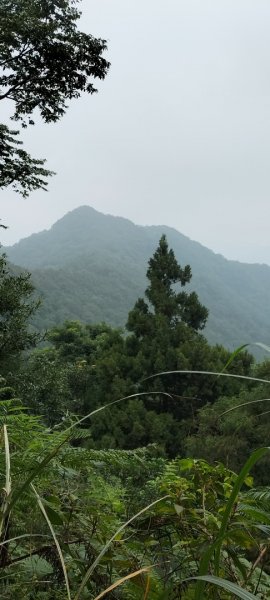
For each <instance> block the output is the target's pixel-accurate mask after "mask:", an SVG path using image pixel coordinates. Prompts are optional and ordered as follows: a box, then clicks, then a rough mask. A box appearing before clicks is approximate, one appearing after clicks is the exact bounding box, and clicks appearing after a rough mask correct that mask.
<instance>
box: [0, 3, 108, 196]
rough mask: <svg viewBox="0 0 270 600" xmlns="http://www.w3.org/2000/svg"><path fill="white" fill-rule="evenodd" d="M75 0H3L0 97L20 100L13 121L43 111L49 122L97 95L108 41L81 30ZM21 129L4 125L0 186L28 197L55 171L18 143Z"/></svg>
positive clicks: (28, 121) (0, 11) (28, 119)
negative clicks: (69, 103) (78, 100)
mask: <svg viewBox="0 0 270 600" xmlns="http://www.w3.org/2000/svg"><path fill="white" fill-rule="evenodd" d="M76 4H77V2H74V1H72V0H54V1H53V2H52V1H51V0H2V2H1V6H0V23H1V36H0V69H1V71H0V100H5V99H8V100H11V101H12V102H13V103H14V114H13V119H14V120H16V121H21V122H22V126H23V127H26V126H27V125H29V124H30V125H33V124H34V121H33V113H34V112H35V111H38V112H39V113H40V115H41V117H42V119H43V120H44V121H45V122H46V123H50V122H55V121H58V120H59V119H60V118H61V117H62V116H63V115H64V114H65V111H66V109H67V101H68V100H72V99H73V98H78V97H79V96H80V95H81V93H82V92H87V93H89V94H93V93H94V92H96V91H97V90H96V88H95V86H94V84H93V82H92V80H93V79H96V78H98V79H103V78H104V77H105V75H106V73H107V71H108V68H109V63H108V62H107V61H106V60H105V59H104V57H103V56H102V54H103V52H104V50H106V43H105V41H104V40H101V39H96V38H94V37H93V36H91V35H89V34H86V33H83V32H81V31H79V30H78V29H77V21H78V19H79V17H80V12H79V11H78V9H77V7H76ZM17 134H18V131H10V130H9V129H8V127H7V126H5V125H1V128H0V149H1V150H2V152H1V162H0V181H1V183H0V187H6V186H7V185H10V184H11V185H12V186H13V188H14V189H15V191H18V192H20V193H22V195H23V196H27V195H28V193H29V191H31V190H33V189H38V188H40V187H41V188H43V189H44V188H45V187H46V185H47V182H46V177H47V176H48V175H52V172H50V171H47V170H45V169H44V168H43V164H44V160H36V159H32V158H31V157H30V156H29V154H27V152H25V151H24V150H22V149H21V148H20V147H18V144H21V142H18V140H17V139H16V137H14V136H16V135H17Z"/></svg>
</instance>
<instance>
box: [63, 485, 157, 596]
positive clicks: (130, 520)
mask: <svg viewBox="0 0 270 600" xmlns="http://www.w3.org/2000/svg"><path fill="white" fill-rule="evenodd" d="M166 498H169V496H168V495H166V496H163V497H162V498H159V499H158V500H155V501H154V502H151V504H148V505H147V506H145V507H144V508H142V510H140V511H139V512H138V513H136V515H133V517H131V518H130V519H129V520H128V521H126V522H125V523H123V525H121V526H120V527H119V528H118V529H117V531H116V532H115V533H114V534H113V536H112V537H111V538H110V539H109V541H108V542H107V543H106V544H105V545H104V546H103V548H102V550H101V552H100V553H99V555H98V556H97V558H96V559H95V560H94V562H93V563H92V565H90V567H89V569H87V571H86V573H85V576H84V578H83V580H82V582H81V585H80V587H79V589H78V591H77V594H76V595H75V597H74V600H79V597H80V595H81V593H82V591H83V590H84V587H85V586H86V584H87V582H88V581H89V579H90V577H91V575H92V573H93V571H94V569H95V568H96V566H97V565H98V563H99V562H100V560H101V559H102V557H103V556H104V554H105V553H106V552H107V550H108V548H109V547H110V545H111V543H112V542H113V541H114V540H115V538H116V537H117V536H118V534H119V533H121V531H123V530H124V529H125V528H126V527H127V526H128V525H129V524H130V523H132V522H133V521H135V519H137V518H138V517H140V516H141V515H143V514H144V513H145V512H146V511H147V510H149V508H152V507H153V506H155V505H156V504H158V503H159V502H162V501H163V500H166Z"/></svg>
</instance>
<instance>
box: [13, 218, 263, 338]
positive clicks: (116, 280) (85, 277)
mask: <svg viewBox="0 0 270 600" xmlns="http://www.w3.org/2000/svg"><path fill="white" fill-rule="evenodd" d="M162 233H165V234H166V236H167V239H168V242H169V244H170V246H171V247H172V248H173V249H174V252H175V255H176V258H177V259H178V261H179V262H180V264H181V265H184V264H190V265H191V268H192V273H193V278H192V286H191V287H192V288H193V289H195V290H196V291H197V293H198V294H199V298H200V300H201V301H202V302H203V303H204V304H205V305H206V306H207V307H208V309H209V311H210V315H209V320H208V325H207V328H206V330H205V333H206V335H207V337H208V339H210V341H211V342H217V343H223V344H224V345H226V346H229V347H235V346H237V345H239V344H242V343H245V342H256V341H261V342H264V343H266V344H269V343H270V267H268V266H266V265H249V264H243V263H239V262H237V261H229V260H226V259H225V258H224V257H222V256H221V255H217V254H215V253H214V252H212V251H211V250H209V249H207V248H205V247H204V246H202V245H201V244H199V243H197V242H194V241H192V240H190V239H189V238H187V237H186V236H184V235H183V234H181V233H179V232H178V231H176V230H175V229H172V228H169V227H166V226H151V227H141V226H138V225H134V224H133V223H131V222H130V221H128V220H127V219H123V218H120V217H112V216H110V215H103V214H101V213H99V212H97V211H95V210H94V209H93V208H90V207H88V206H82V207H80V208H78V209H75V210H74V211H72V212H70V213H68V214H67V215H65V216H64V217H63V218H62V219H60V220H59V221H57V223H55V224H54V225H53V227H52V228H51V229H50V230H49V231H43V232H41V233H38V234H34V235H32V236H30V237H29V238H26V239H24V240H21V241H20V242H18V243H17V244H15V245H14V246H12V247H9V248H6V249H5V251H6V252H7V254H8V257H9V259H10V260H11V261H12V262H13V263H15V264H17V265H19V266H22V267H26V268H27V269H29V270H30V271H31V272H32V273H33V281H34V284H35V285H36V287H37V290H38V292H39V293H40V294H41V296H42V297H43V299H44V302H43V306H42V308H41V309H40V311H39V314H38V316H37V317H36V325H37V326H38V327H51V326H52V325H54V324H57V323H60V322H61V321H63V320H64V319H80V320H82V321H92V322H93V321H101V320H105V321H108V322H110V323H112V324H113V325H124V324H125V321H126V318H127V314H128V311H129V310H130V309H131V308H132V306H133V304H134V302H135V300H136V299H137V297H138V296H139V295H142V293H143V291H144V289H145V286H146V278H145V273H146V269H147V261H148V260H149V258H150V256H151V255H152V254H153V251H154V250H155V248H156V246H157V244H158V241H159V239H160V237H161V235H162Z"/></svg>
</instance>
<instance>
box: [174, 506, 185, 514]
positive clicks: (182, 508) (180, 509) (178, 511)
mask: <svg viewBox="0 0 270 600" xmlns="http://www.w3.org/2000/svg"><path fill="white" fill-rule="evenodd" d="M174 508H175V512H176V513H177V514H178V515H181V513H182V512H183V510H184V507H183V506H179V504H175V505H174Z"/></svg>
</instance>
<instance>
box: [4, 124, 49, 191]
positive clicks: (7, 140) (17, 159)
mask: <svg viewBox="0 0 270 600" xmlns="http://www.w3.org/2000/svg"><path fill="white" fill-rule="evenodd" d="M18 134H19V132H18V131H14V130H10V129H9V128H8V127H7V126H6V125H1V124H0V175H1V180H0V188H5V187H7V186H9V185H11V186H12V187H13V189H14V190H15V192H20V193H21V194H22V196H24V197H26V196H28V193H29V192H32V191H33V190H36V189H40V188H41V189H43V190H45V189H46V186H47V185H48V182H47V181H46V178H47V177H48V176H51V175H53V172H52V171H48V170H47V169H45V168H44V164H45V160H37V159H34V158H31V156H30V155H29V154H28V153H27V152H26V151H25V150H23V149H22V148H21V145H22V142H21V141H20V140H18V139H17V135H18Z"/></svg>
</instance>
